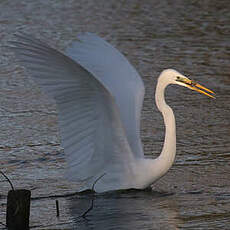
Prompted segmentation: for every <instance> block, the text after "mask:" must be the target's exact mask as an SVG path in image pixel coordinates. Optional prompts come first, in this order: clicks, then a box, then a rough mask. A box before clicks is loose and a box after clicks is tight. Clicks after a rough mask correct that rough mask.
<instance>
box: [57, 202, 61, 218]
mask: <svg viewBox="0 0 230 230" xmlns="http://www.w3.org/2000/svg"><path fill="white" fill-rule="evenodd" d="M56 212H57V217H59V215H60V212H59V203H58V200H56Z"/></svg>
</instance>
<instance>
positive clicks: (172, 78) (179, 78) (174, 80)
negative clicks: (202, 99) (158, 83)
mask: <svg viewBox="0 0 230 230" xmlns="http://www.w3.org/2000/svg"><path fill="white" fill-rule="evenodd" d="M161 75H162V77H163V78H165V80H166V81H168V83H169V84H176V85H181V86H184V87H187V88H189V89H192V90H195V91H197V92H199V93H203V94H205V95H207V96H209V97H211V98H215V97H214V95H215V93H214V92H213V91H212V90H210V89H207V88H206V87H204V86H202V85H200V84H198V83H197V82H195V81H193V80H190V79H189V78H187V77H185V76H184V75H182V74H180V73H179V72H177V71H176V70H173V69H167V70H164V71H163V72H162V74H161Z"/></svg>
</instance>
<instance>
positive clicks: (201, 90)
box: [183, 79, 215, 98]
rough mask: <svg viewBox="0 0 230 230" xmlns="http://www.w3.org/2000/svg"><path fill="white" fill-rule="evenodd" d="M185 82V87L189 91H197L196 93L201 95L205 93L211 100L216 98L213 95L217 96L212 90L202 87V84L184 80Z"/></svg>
mask: <svg viewBox="0 0 230 230" xmlns="http://www.w3.org/2000/svg"><path fill="white" fill-rule="evenodd" d="M183 82H184V83H185V85H184V86H185V87H187V88H189V89H192V90H195V91H197V92H199V93H203V94H205V95H207V96H209V97H211V98H215V97H214V96H213V95H215V93H214V92H213V91H212V90H210V89H207V88H205V87H204V86H202V85H200V84H198V83H196V82H194V81H192V80H190V79H183ZM209 93H211V94H213V95H211V94H209Z"/></svg>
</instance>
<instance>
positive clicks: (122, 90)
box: [66, 33, 145, 157]
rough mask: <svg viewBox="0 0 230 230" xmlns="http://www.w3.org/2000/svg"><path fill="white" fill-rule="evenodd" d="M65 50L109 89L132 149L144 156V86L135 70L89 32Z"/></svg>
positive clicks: (122, 57) (138, 155)
mask: <svg viewBox="0 0 230 230" xmlns="http://www.w3.org/2000/svg"><path fill="white" fill-rule="evenodd" d="M66 52H67V54H68V56H70V57H71V58H73V59H74V60H75V61H76V62H78V63H80V64H81V65H82V66H83V67H84V68H85V69H87V70H88V71H89V72H90V73H92V74H93V75H94V76H95V77H96V78H97V79H98V80H99V81H100V82H101V83H102V84H103V85H104V86H106V87H107V88H108V89H109V91H110V92H111V94H112V95H113V96H114V98H115V100H116V103H117V105H118V108H119V112H120V116H121V120H122V123H123V124H124V127H125V131H126V134H127V138H128V141H129V144H130V146H131V149H132V151H133V152H134V154H135V155H136V156H137V157H143V156H144V153H143V149H142V144H141V138H140V118H141V110H142V104H143V99H144V92H145V89H144V84H143V81H142V79H141V77H140V76H139V74H138V73H137V71H136V70H135V69H134V67H133V66H132V65H131V64H130V63H129V62H128V60H127V59H126V58H125V57H124V56H123V55H122V54H121V53H120V52H119V51H118V50H117V49H115V48H114V47H113V46H111V45H110V44H109V43H107V42H106V41H105V40H103V39H102V38H100V37H98V36H96V35H95V34H92V33H84V34H80V35H79V36H78V37H77V41H76V42H74V43H72V44H71V46H70V47H69V48H68V49H67V50H66Z"/></svg>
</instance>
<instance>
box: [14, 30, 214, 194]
mask: <svg viewBox="0 0 230 230" xmlns="http://www.w3.org/2000/svg"><path fill="white" fill-rule="evenodd" d="M16 37H17V38H18V41H12V42H11V47H10V48H11V49H12V50H13V51H14V52H15V54H16V56H17V57H18V59H19V61H20V63H22V65H23V66H25V68H26V69H27V70H28V72H29V74H30V75H31V76H32V77H33V79H34V80H35V81H36V82H37V83H38V84H39V85H40V86H41V88H42V89H43V90H44V91H45V92H46V93H47V94H48V95H50V96H51V97H53V98H54V99H55V100H56V103H57V109H58V119H59V127H60V134H61V144H62V146H63V148H64V151H65V155H66V160H67V163H68V167H67V178H68V179H70V180H73V181H78V182H79V181H81V182H82V184H83V186H82V187H81V188H80V189H79V191H80V190H85V189H90V188H91V187H92V184H93V183H94V181H95V180H96V179H97V178H99V177H101V176H102V175H103V176H102V177H101V178H100V180H98V181H97V183H96V184H95V186H94V188H95V191H96V192H105V191H110V190H119V189H129V188H136V189H144V188H146V187H148V186H149V185H151V184H152V183H154V182H155V181H156V180H158V179H159V178H161V177H162V176H163V175H165V173H166V172H167V171H168V170H169V169H170V167H171V166H172V164H173V162H174V159H175V154H176V125H175V117H174V114H173V111H172V109H171V108H170V107H169V106H168V105H167V104H166V102H165V98H164V91H165V88H166V87H167V86H168V85H169V84H178V85H181V86H185V87H187V88H190V89H192V90H196V91H198V92H200V93H203V94H206V95H207V96H210V97H213V92H212V91H211V90H209V89H207V88H205V87H203V86H201V85H199V84H197V83H196V82H194V81H192V80H190V79H188V78H187V77H185V76H183V75H182V74H180V73H179V72H177V71H175V70H173V69H168V70H164V71H163V72H162V73H161V74H160V76H159V78H158V83H157V87H156V93H155V99H156V105H157V108H158V109H159V111H160V112H161V113H162V115H163V118H164V124H165V127H166V129H165V140H164V146H163V149H162V152H161V153H160V155H159V157H157V158H156V159H147V158H145V157H144V153H143V148H142V145H141V139H140V117H141V109H142V103H143V98H144V84H143V82H142V79H141V77H140V76H139V74H138V73H137V71H136V70H135V69H134V68H133V66H132V65H131V64H130V63H129V62H128V61H127V59H126V58H125V57H124V56H123V55H122V54H121V53H120V52H119V51H118V50H117V49H115V48H114V47H112V46H111V45H110V44H109V43H107V42H106V41H104V40H103V39H101V38H99V37H98V36H96V35H94V34H90V33H86V34H81V35H79V36H78V41H76V42H74V43H73V44H72V45H71V46H70V47H69V48H68V49H67V51H66V54H62V53H61V52H59V51H57V50H55V49H53V48H51V47H50V46H48V45H46V44H45V43H44V42H41V41H40V40H38V39H36V38H33V37H31V36H29V35H24V34H21V35H17V36H16Z"/></svg>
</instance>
